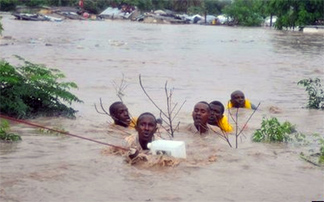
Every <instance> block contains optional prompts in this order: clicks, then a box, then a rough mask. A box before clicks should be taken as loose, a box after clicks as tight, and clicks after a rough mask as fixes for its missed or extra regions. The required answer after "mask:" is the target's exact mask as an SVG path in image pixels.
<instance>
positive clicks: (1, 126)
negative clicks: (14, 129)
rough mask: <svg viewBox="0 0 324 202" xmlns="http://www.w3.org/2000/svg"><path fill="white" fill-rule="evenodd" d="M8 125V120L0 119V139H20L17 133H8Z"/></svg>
mask: <svg viewBox="0 0 324 202" xmlns="http://www.w3.org/2000/svg"><path fill="white" fill-rule="evenodd" d="M9 130H10V126H9V123H8V121H5V120H1V123H0V140H3V141H5V142H16V141H19V140H21V137H20V136H19V135H16V134H14V133H9V132H8V131H9Z"/></svg>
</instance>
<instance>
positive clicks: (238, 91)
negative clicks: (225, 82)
mask: <svg viewBox="0 0 324 202" xmlns="http://www.w3.org/2000/svg"><path fill="white" fill-rule="evenodd" d="M237 93H242V94H243V96H244V97H245V95H244V93H243V92H242V91H240V90H236V91H234V92H233V93H232V94H231V99H232V97H233V96H234V95H235V94H237Z"/></svg>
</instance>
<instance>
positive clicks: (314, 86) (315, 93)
mask: <svg viewBox="0 0 324 202" xmlns="http://www.w3.org/2000/svg"><path fill="white" fill-rule="evenodd" d="M297 85H302V86H304V87H306V89H305V91H306V92H307V93H308V104H307V108H310V109H322V110H324V89H322V84H321V80H320V79H319V78H316V79H303V80H300V81H298V83H297Z"/></svg>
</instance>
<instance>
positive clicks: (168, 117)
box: [139, 75, 185, 137]
mask: <svg viewBox="0 0 324 202" xmlns="http://www.w3.org/2000/svg"><path fill="white" fill-rule="evenodd" d="M139 83H140V86H141V88H142V90H143V92H144V93H145V95H146V96H147V97H148V98H149V100H150V101H151V102H152V103H153V105H154V106H155V107H156V108H157V109H158V110H159V111H160V118H161V119H162V121H163V122H164V123H166V125H167V126H168V127H169V128H166V127H165V126H162V127H163V128H164V129H165V130H166V131H167V132H168V133H169V135H170V136H171V137H174V132H175V131H176V129H177V128H179V124H180V122H179V123H178V124H177V126H176V127H175V128H174V125H173V120H174V118H175V117H176V116H177V115H178V113H179V111H180V110H181V108H182V106H183V105H184V103H185V101H184V102H183V103H182V105H181V107H180V109H179V110H178V111H177V113H176V114H175V115H174V116H173V112H174V110H175V109H176V106H177V105H178V103H175V105H174V106H172V96H173V90H172V89H171V90H170V91H169V90H168V82H167V81H166V82H165V84H164V93H165V96H166V108H167V111H166V112H164V111H163V110H162V109H161V108H160V107H159V106H158V105H157V104H156V103H155V102H154V100H153V99H152V98H151V97H150V96H149V94H148V93H147V91H146V90H145V88H144V86H143V83H142V78H141V75H139ZM162 116H163V117H162Z"/></svg>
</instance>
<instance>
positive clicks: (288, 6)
mask: <svg viewBox="0 0 324 202" xmlns="http://www.w3.org/2000/svg"><path fill="white" fill-rule="evenodd" d="M20 5H25V6H31V7H35V6H74V7H77V6H78V1H77V0H58V1H56V0H26V1H17V0H0V10H2V11H12V10H15V8H16V6H20ZM83 5H84V9H85V10H87V11H88V12H91V13H93V14H98V13H100V12H101V11H103V10H104V9H106V8H107V7H109V6H110V7H120V6H121V5H131V6H136V7H137V8H138V9H139V10H141V11H143V12H146V11H151V10H158V9H162V10H164V9H167V10H171V11H174V12H178V13H187V14H189V15H192V14H200V15H206V14H209V15H219V14H225V15H226V16H228V17H230V18H231V19H232V22H231V23H230V24H234V25H241V26H260V25H261V24H262V22H263V21H264V19H265V18H266V17H268V16H271V17H272V16H276V17H277V19H276V22H275V24H274V26H275V27H276V28H277V29H284V28H287V29H288V28H290V29H294V28H296V27H299V28H300V27H304V26H306V25H323V24H324V18H323V16H324V4H323V1H322V0H291V1H287V0H235V1H232V0H163V1H161V0H93V1H89V0H84V3H83Z"/></svg>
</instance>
